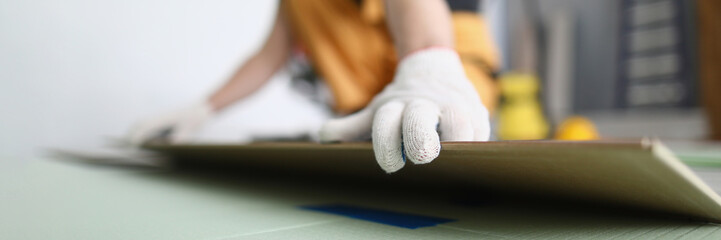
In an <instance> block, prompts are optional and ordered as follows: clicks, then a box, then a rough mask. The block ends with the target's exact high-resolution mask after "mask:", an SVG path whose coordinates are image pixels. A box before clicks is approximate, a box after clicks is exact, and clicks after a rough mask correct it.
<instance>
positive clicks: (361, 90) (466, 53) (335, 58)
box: [282, 0, 498, 113]
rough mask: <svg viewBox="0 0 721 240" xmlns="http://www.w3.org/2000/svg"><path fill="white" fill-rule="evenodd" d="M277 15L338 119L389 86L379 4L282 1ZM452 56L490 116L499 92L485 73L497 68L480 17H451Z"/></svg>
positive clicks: (389, 52) (390, 54)
mask: <svg viewBox="0 0 721 240" xmlns="http://www.w3.org/2000/svg"><path fill="white" fill-rule="evenodd" d="M282 13H283V14H286V19H288V22H289V23H290V26H291V29H292V31H293V35H294V37H295V38H296V40H297V41H299V42H300V44H301V45H302V46H303V47H304V48H305V50H306V51H307V54H308V56H309V58H310V60H311V62H312V64H313V67H314V68H315V69H316V71H317V72H318V73H319V74H320V75H321V76H322V77H323V79H325V81H326V84H327V85H328V86H329V88H330V89H331V92H332V94H333V98H334V102H335V106H333V107H334V109H335V110H336V111H337V112H340V113H351V112H354V111H357V110H359V109H361V108H363V107H365V106H366V105H367V104H368V103H369V102H370V100H371V99H373V97H374V96H375V95H376V94H377V93H378V92H380V91H381V90H382V89H383V88H384V87H385V86H386V84H388V83H390V82H391V81H392V80H393V76H394V73H395V68H396V65H397V63H398V58H397V57H396V51H395V48H394V46H393V41H392V39H391V36H390V33H389V31H388V28H387V27H386V22H385V14H384V9H383V3H382V0H365V1H363V3H362V4H361V5H360V6H359V5H358V4H357V3H356V2H354V1H353V0H286V1H284V2H283V4H282ZM452 17H453V25H454V26H453V27H454V31H455V41H456V44H455V45H456V51H457V52H458V54H459V55H460V57H461V60H462V62H463V67H464V68H465V70H466V75H467V76H468V78H469V79H470V80H471V82H472V83H473V85H474V86H475V87H476V90H477V91H478V93H479V95H480V96H481V99H482V101H483V103H484V104H485V105H486V107H487V108H488V109H489V111H492V109H493V108H494V107H495V105H496V102H497V98H498V89H497V86H496V84H495V83H494V82H493V79H492V76H491V74H490V72H492V71H493V70H495V69H496V68H497V66H498V59H497V57H496V52H495V48H494V46H493V44H492V42H491V38H490V36H489V34H488V31H487V29H486V28H487V27H486V25H485V23H484V22H483V20H482V19H481V17H480V16H479V15H477V14H475V13H471V12H454V13H453V15H452Z"/></svg>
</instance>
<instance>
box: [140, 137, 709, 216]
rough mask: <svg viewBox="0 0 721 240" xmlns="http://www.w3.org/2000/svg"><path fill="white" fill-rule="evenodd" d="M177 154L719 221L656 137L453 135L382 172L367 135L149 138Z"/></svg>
mask: <svg viewBox="0 0 721 240" xmlns="http://www.w3.org/2000/svg"><path fill="white" fill-rule="evenodd" d="M146 148H147V149H151V150H155V151H161V152H164V153H167V154H169V155H171V156H173V157H175V158H176V159H182V160H183V161H198V162H201V161H202V162H217V163H225V164H236V165H245V166H254V167H265V168H267V169H279V170H280V169H285V170H292V171H303V172H309V173H324V172H325V173H334V174H342V175H344V176H348V177H355V178H360V179H363V178H380V179H386V180H389V179H390V180H397V181H417V182H424V181H426V182H427V181H428V180H432V181H436V182H461V183H464V184H471V185H479V186H490V187H493V188H498V189H503V190H511V191H516V192H533V193H542V194H546V195H551V196H557V197H565V198H572V199H583V200H590V201H596V202H604V203H611V204H617V205H624V206H631V207H635V208H639V209H651V210H657V211H662V212H668V213H675V214H681V215H686V216H692V217H696V218H700V219H705V220H709V221H713V222H721V198H719V196H718V195H717V194H716V193H715V192H713V190H711V189H710V188H709V187H708V186H707V185H706V184H705V183H703V182H702V181H701V180H700V179H699V178H698V177H696V176H695V175H694V174H693V173H692V172H691V171H690V170H689V169H688V168H687V167H686V166H685V165H683V164H682V163H681V162H680V161H679V160H678V159H676V157H675V156H674V155H673V154H672V153H671V152H670V151H668V150H667V149H666V148H665V147H664V146H663V145H662V144H661V143H660V142H658V141H652V140H643V141H638V142H566V141H509V142H452V143H450V142H449V143H443V144H442V151H441V154H440V156H439V157H438V159H436V160H435V161H433V162H432V163H431V164H427V165H413V164H410V163H408V164H407V165H406V166H405V168H403V169H402V170H401V171H399V172H398V173H394V174H391V175H387V174H385V173H383V171H381V170H380V168H379V167H378V166H377V165H376V163H375V160H374V155H373V149H372V146H371V144H369V143H343V144H316V143H257V144H250V145H147V146H146Z"/></svg>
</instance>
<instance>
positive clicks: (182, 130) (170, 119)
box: [128, 102, 214, 145]
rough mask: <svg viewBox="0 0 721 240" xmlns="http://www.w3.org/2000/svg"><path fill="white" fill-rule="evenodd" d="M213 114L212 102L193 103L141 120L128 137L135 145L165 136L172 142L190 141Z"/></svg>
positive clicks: (165, 138)
mask: <svg viewBox="0 0 721 240" xmlns="http://www.w3.org/2000/svg"><path fill="white" fill-rule="evenodd" d="M213 115H214V113H213V108H212V107H211V106H210V104H208V103H206V102H201V103H197V104H193V105H191V106H189V107H185V108H183V109H180V110H177V111H174V112H169V113H165V114H161V115H159V116H155V117H151V118H149V119H145V120H143V121H141V122H140V123H138V124H137V125H135V127H133V128H132V129H131V131H130V132H129V134H128V139H129V141H130V142H131V143H132V144H133V145H141V144H143V143H145V142H147V141H149V140H153V139H156V138H164V140H168V141H170V142H171V143H181V142H188V141H191V140H193V137H195V135H196V134H197V133H198V131H199V130H200V128H201V127H203V125H204V124H205V123H206V122H207V121H208V120H209V119H210V118H211V117H212V116H213Z"/></svg>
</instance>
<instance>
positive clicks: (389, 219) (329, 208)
mask: <svg viewBox="0 0 721 240" xmlns="http://www.w3.org/2000/svg"><path fill="white" fill-rule="evenodd" d="M300 208H302V209H307V210H312V211H318V212H324V213H330V214H335V215H341V216H345V217H349V218H355V219H360V220H366V221H370V222H375V223H381V224H386V225H391V226H396V227H402V228H408V229H416V228H422V227H431V226H436V225H438V224H443V223H448V222H453V221H456V220H455V219H448V218H439V217H429V216H422V215H415V214H409V213H399V212H391V211H386V210H380V209H372V208H364V207H356V206H349V205H343V204H326V205H316V206H301V207H300Z"/></svg>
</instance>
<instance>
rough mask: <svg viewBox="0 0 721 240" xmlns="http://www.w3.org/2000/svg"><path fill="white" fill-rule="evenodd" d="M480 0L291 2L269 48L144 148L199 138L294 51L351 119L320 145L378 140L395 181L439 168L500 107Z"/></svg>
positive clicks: (159, 124) (331, 129) (141, 135)
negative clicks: (403, 173)
mask: <svg viewBox="0 0 721 240" xmlns="http://www.w3.org/2000/svg"><path fill="white" fill-rule="evenodd" d="M477 4H478V2H477V1H472V0H471V1H468V0H456V1H454V0H448V1H444V0H424V1H417V0H385V1H382V0H284V1H282V2H281V4H280V6H279V10H278V14H277V17H276V19H275V23H274V25H273V29H272V31H271V33H270V36H269V37H268V39H267V40H266V42H265V44H264V46H263V47H262V49H260V51H258V52H257V53H256V54H255V55H254V56H253V57H252V58H250V60H248V61H247V62H246V63H245V64H243V65H242V66H241V67H240V68H239V69H238V70H237V71H236V72H235V74H234V75H233V76H232V77H231V78H230V79H229V80H228V81H227V82H226V83H225V84H224V85H223V86H222V87H221V88H220V89H219V90H217V91H216V92H214V93H213V94H212V95H210V97H209V98H207V99H204V100H203V101H201V102H200V103H197V104H194V105H192V106H189V107H186V108H185V109H182V110H180V111H175V112H171V113H168V114H162V115H159V116H156V117H153V118H149V119H147V120H145V121H142V122H140V123H139V124H138V125H137V126H136V127H135V128H134V129H133V130H131V132H130V134H129V138H130V140H131V142H133V143H136V144H142V143H144V142H145V141H147V140H149V139H153V138H155V137H157V136H158V135H159V134H161V133H163V132H164V133H168V134H166V135H165V136H166V137H167V139H168V140H170V141H171V142H184V141H190V140H192V138H193V136H194V135H195V133H196V132H197V131H198V130H199V129H200V127H201V126H203V124H204V123H205V122H206V121H207V120H208V119H210V118H212V116H213V115H215V113H217V112H219V111H221V110H222V109H224V108H226V107H228V106H230V105H232V104H233V103H235V102H237V101H238V100H240V99H243V98H245V97H247V96H248V95H250V94H252V93H253V92H254V91H256V90H258V89H259V88H260V87H261V86H262V85H263V84H264V83H266V82H267V81H268V80H269V79H270V77H271V76H272V75H273V74H274V73H275V72H276V71H278V70H280V69H281V68H282V67H283V65H284V64H285V62H286V61H287V60H288V59H289V58H290V56H291V53H292V52H293V50H294V47H295V48H297V49H302V50H303V51H304V52H305V55H307V56H308V58H309V60H310V62H311V64H312V66H313V70H314V72H317V73H318V75H320V77H322V79H323V80H324V81H325V84H326V85H327V86H328V87H329V89H330V90H331V93H332V96H333V106H332V107H333V109H334V110H335V112H337V113H339V114H350V115H347V116H345V117H343V118H338V119H333V120H330V121H328V122H327V123H325V124H324V125H323V127H322V128H321V130H320V133H319V139H320V141H321V142H343V141H357V140H363V139H364V138H365V139H367V137H369V136H370V137H371V139H372V141H373V149H374V152H375V156H376V160H377V161H378V164H379V166H380V167H381V168H382V169H383V170H385V171H386V172H387V173H392V172H396V171H398V170H400V169H401V168H402V167H403V166H404V165H405V162H406V159H407V160H410V161H411V162H413V163H415V164H424V163H429V162H431V161H433V160H434V159H435V158H436V157H437V156H438V154H439V152H440V141H487V140H488V139H489V136H490V126H489V109H490V110H492V109H493V107H494V106H495V104H496V99H497V95H498V93H497V89H496V86H495V84H494V82H493V77H492V72H493V71H494V69H496V68H497V64H498V63H497V62H498V60H497V58H496V53H495V49H494V47H493V44H491V39H490V37H489V35H488V33H487V29H486V26H485V24H484V22H483V20H482V18H481V17H480V16H479V15H478V14H477V13H476V12H475V11H476V9H477Z"/></svg>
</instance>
